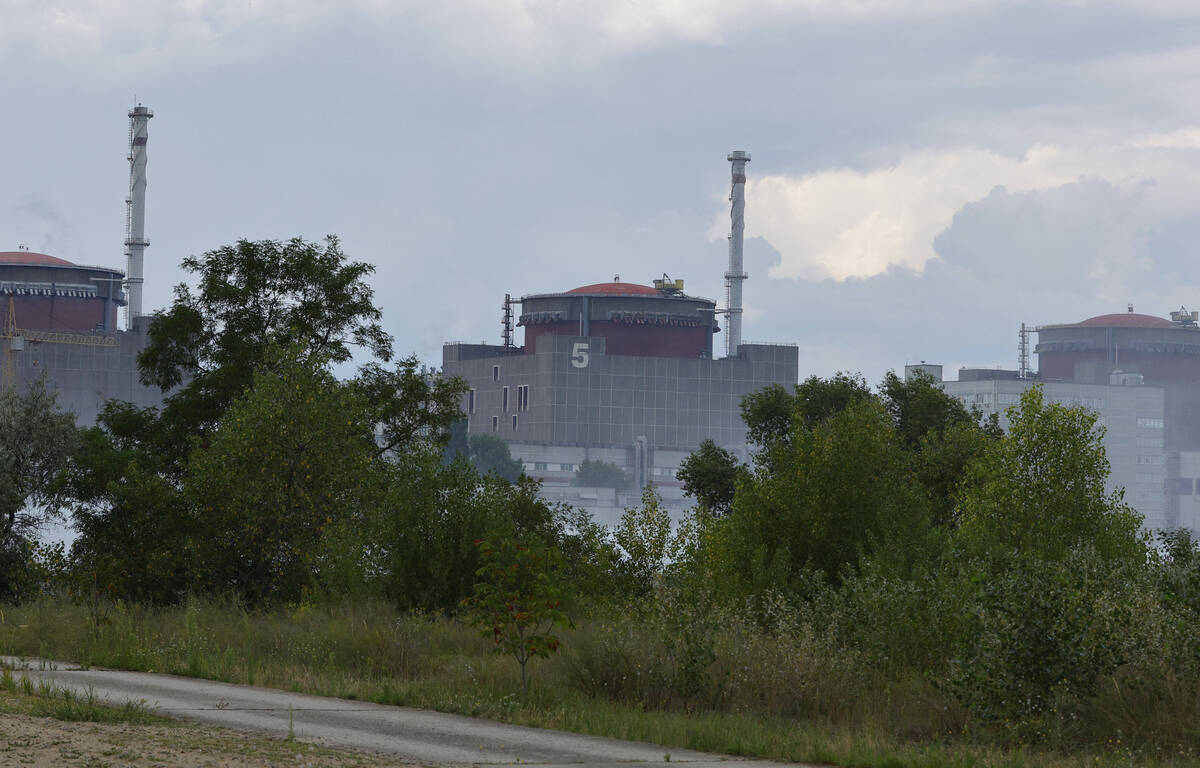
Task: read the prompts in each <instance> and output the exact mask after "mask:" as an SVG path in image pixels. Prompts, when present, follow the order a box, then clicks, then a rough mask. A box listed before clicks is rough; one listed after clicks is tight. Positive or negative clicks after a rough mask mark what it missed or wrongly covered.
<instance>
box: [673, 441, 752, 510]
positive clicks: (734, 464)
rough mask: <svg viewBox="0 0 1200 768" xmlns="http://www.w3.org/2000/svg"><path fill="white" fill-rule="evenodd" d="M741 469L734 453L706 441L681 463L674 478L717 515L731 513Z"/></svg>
mask: <svg viewBox="0 0 1200 768" xmlns="http://www.w3.org/2000/svg"><path fill="white" fill-rule="evenodd" d="M741 471H742V466H741V464H740V463H739V462H738V460H737V457H736V456H734V455H733V452H732V451H727V450H725V449H724V448H721V447H720V446H718V445H717V444H716V443H715V442H713V441H712V440H710V439H708V438H705V439H704V440H703V441H702V442H701V443H700V447H699V448H698V449H696V450H695V451H693V452H692V453H691V454H689V455H688V457H687V458H686V459H684V460H683V461H682V462H680V464H679V470H678V471H677V472H676V473H675V476H676V477H678V478H679V479H680V480H681V481H683V491H684V493H685V494H687V495H688V496H691V497H693V498H694V499H696V501H697V502H699V503H700V504H702V505H704V507H705V509H707V510H709V511H710V512H712V513H713V514H714V515H725V514H728V512H729V508H730V506H732V504H733V495H734V491H735V489H736V486H737V480H738V477H739V475H740V473H741Z"/></svg>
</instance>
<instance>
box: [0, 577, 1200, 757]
mask: <svg viewBox="0 0 1200 768" xmlns="http://www.w3.org/2000/svg"><path fill="white" fill-rule="evenodd" d="M793 619H794V617H793ZM578 623H579V629H578V631H576V632H574V633H571V634H570V635H569V636H568V637H566V638H565V641H564V645H563V650H562V651H561V652H560V653H559V654H558V655H557V656H555V657H552V658H551V659H549V660H547V661H544V662H543V661H538V662H535V664H536V666H532V667H531V691H530V694H529V695H528V697H526V698H524V699H523V698H522V697H521V696H520V694H519V691H520V682H519V673H518V668H517V665H516V664H515V662H514V661H513V660H512V659H511V658H505V657H502V656H497V655H495V654H493V653H491V645H490V643H488V642H487V641H485V640H483V639H481V638H480V637H478V636H477V635H476V634H475V633H474V632H472V631H471V630H469V629H467V628H466V627H464V626H463V625H461V624H459V623H458V622H456V621H454V620H452V619H449V618H446V617H442V616H430V615H422V614H401V613H398V612H396V611H395V610H394V609H392V608H391V607H389V606H388V605H387V604H385V603H382V602H357V603H346V604H341V605H326V606H302V607H299V608H295V609H292V610H287V611H276V612H260V611H249V610H246V609H244V608H242V607H240V606H238V605H235V604H227V603H220V602H206V601H197V600H193V601H189V602H188V603H186V604H185V605H183V606H180V607H178V608H172V609H166V610H151V609H146V608H142V607H137V606H126V605H122V604H117V605H116V606H115V607H114V609H113V610H112V611H111V612H110V613H109V616H108V619H107V621H106V622H105V623H104V624H102V625H101V626H100V627H99V628H98V631H96V629H95V628H94V627H93V625H92V624H91V623H90V619H89V615H88V613H87V612H86V611H84V610H83V609H81V608H78V607H76V606H73V605H71V604H68V603H61V602H54V601H49V600H46V601H42V602H38V603H33V604H30V605H26V606H21V607H18V608H9V609H5V611H4V612H3V614H2V616H0V652H2V653H5V654H10V655H18V656H25V657H43V658H55V659H62V660H71V661H78V662H81V663H83V664H86V665H94V666H105V667H116V668H125V669H134V670H141V671H153V672H166V673H173V674H180V675H189V676H195V677H203V678H210V679H217V680H224V681H228V682H235V683H246V684H253V685H264V686H270V687H277V688H283V689H288V690H295V691H303V692H307V693H314V694H319V695H328V696H337V697H343V698H356V699H363V700H370V701H376V702H381V703H388V704H402V705H410V706H418V707H425V708H430V709H437V710H441V711H448V712H455V713H460V714H466V715H474V716H483V717H490V718H494V719H500V720H506V721H509V722H515V723H521V724H528V725H535V726H541V727H553V728H562V729H566V730H574V731H579V732H584V733H592V734H597V735H605V736H613V737H617V738H628V739H637V740H644V741H651V742H655V743H659V744H663V745H665V747H664V749H665V750H666V749H669V748H691V749H700V750H709V751H716V752H723V753H727V754H732V755H746V756H757V757H768V758H774V759H786V760H803V761H810V762H832V763H839V764H845V765H895V766H905V765H908V766H1003V765H1027V764H1031V763H1038V764H1044V765H1063V766H1067V765H1072V766H1073V765H1128V764H1131V761H1133V762H1135V763H1136V764H1146V765H1158V764H1164V765H1169V764H1175V762H1177V761H1183V762H1180V764H1184V762H1186V761H1187V760H1188V759H1190V756H1191V755H1192V754H1193V753H1194V752H1195V748H1196V744H1197V740H1198V739H1200V735H1198V734H1197V733H1196V731H1195V728H1194V723H1195V722H1197V721H1196V720H1192V721H1191V724H1184V723H1182V722H1181V721H1180V720H1179V718H1175V719H1174V720H1173V719H1172V716H1171V714H1170V712H1169V707H1170V706H1178V705H1181V703H1183V702H1185V701H1186V700H1188V699H1189V697H1190V698H1191V701H1192V707H1193V709H1190V710H1187V711H1188V712H1194V711H1196V710H1195V709H1194V706H1195V697H1196V695H1197V694H1196V691H1195V690H1194V688H1193V689H1188V688H1187V686H1186V681H1184V680H1182V679H1178V680H1176V681H1174V682H1173V683H1169V684H1168V683H1161V684H1160V683H1155V684H1154V685H1153V686H1151V687H1149V688H1146V687H1143V688H1138V687H1137V686H1134V685H1130V683H1129V681H1128V680H1125V681H1122V680H1117V679H1114V680H1113V681H1111V685H1110V689H1106V690H1105V692H1104V696H1103V701H1099V700H1097V702H1096V706H1097V708H1098V709H1099V710H1101V712H1098V714H1097V717H1098V718H1100V719H1102V720H1103V721H1104V722H1106V723H1108V724H1109V725H1110V726H1111V727H1113V728H1114V731H1113V741H1112V742H1111V743H1109V742H1107V741H1098V742H1096V743H1092V744H1085V745H1078V744H1071V745H1050V749H1049V751H1046V747H1045V746H1042V747H1039V748H1038V749H1040V750H1042V751H1037V752H1033V751H1027V750H1029V749H1031V748H1029V747H1023V746H1021V745H1006V746H1003V747H1001V746H992V745H990V744H989V741H988V738H987V736H988V735H987V734H986V733H985V732H982V731H980V730H979V729H978V728H976V724H974V723H972V722H971V720H970V718H969V716H968V714H967V712H966V711H965V710H964V709H963V708H962V707H960V706H958V705H957V704H956V703H955V702H954V700H953V698H952V697H951V696H950V695H949V694H947V693H946V692H944V691H942V690H940V689H939V688H938V687H937V686H936V685H934V684H932V683H931V682H930V681H929V680H926V679H923V678H921V677H919V676H907V677H906V676H903V675H896V674H892V673H886V672H884V671H883V670H882V669H881V668H880V667H879V666H878V665H876V664H874V663H873V662H872V661H870V660H867V659H865V658H863V657H861V656H859V655H857V654H856V653H854V652H853V651H851V650H847V649H845V648H843V647H841V646H839V645H838V643H837V642H835V640H834V639H833V638H831V637H829V636H826V635H822V634H820V633H818V632H815V631H814V630H812V629H811V628H809V627H807V625H806V624H804V623H803V622H797V621H794V620H787V621H781V622H777V623H776V624H775V625H774V626H769V627H764V626H762V625H761V623H756V622H755V621H752V620H750V619H749V618H747V617H745V616H742V615H739V614H738V613H737V612H736V611H731V610H717V611H702V610H700V608H698V607H691V608H689V607H688V606H685V605H674V604H669V603H666V604H664V603H658V604H655V603H648V604H647V605H645V606H641V607H630V606H625V607H621V608H611V609H608V610H605V611H595V612H594V615H593V616H592V617H591V618H590V619H587V620H583V621H580V622H578ZM1189 679H1190V678H1189ZM1163 685H1168V687H1169V685H1174V686H1175V688H1176V690H1175V694H1174V695H1173V698H1169V699H1168V700H1167V701H1168V702H1169V703H1168V704H1166V705H1162V706H1158V705H1155V704H1153V701H1152V700H1153V697H1154V696H1157V695H1159V694H1160V693H1161V692H1162V690H1164V689H1163V688H1162V686H1163ZM51 699H52V697H51ZM49 700H50V699H48V701H49ZM54 706H56V707H57V708H58V709H59V710H60V711H66V710H67V709H69V707H68V706H67V703H66V702H59V703H56V704H55V705H54ZM70 706H75V707H86V706H88V702H86V700H85V701H82V702H81V701H75V702H71V703H70ZM1146 707H1149V711H1150V712H1151V714H1152V720H1151V727H1153V728H1156V729H1159V730H1158V733H1157V734H1148V733H1138V732H1137V725H1136V723H1137V722H1138V715H1137V712H1138V710H1139V708H1142V711H1143V712H1145V711H1147V710H1146V709H1145V708H1146ZM1104 718H1107V719H1104ZM1056 746H1057V747H1058V748H1057V749H1055V748H1054V747H1056ZM1068 748H1069V749H1068Z"/></svg>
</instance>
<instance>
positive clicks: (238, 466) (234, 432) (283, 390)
mask: <svg viewBox="0 0 1200 768" xmlns="http://www.w3.org/2000/svg"><path fill="white" fill-rule="evenodd" d="M268 361H269V363H268V365H267V366H265V367H264V368H263V369H262V370H260V371H258V372H257V373H256V374H255V376H254V379H253V385H252V387H251V388H250V389H249V390H248V391H247V392H246V393H245V394H243V395H242V396H241V397H239V398H238V399H237V400H235V401H234V402H233V404H232V405H231V406H230V407H229V409H228V410H227V411H226V412H225V414H224V415H223V416H222V417H221V419H220V421H219V422H218V423H217V425H216V427H215V428H214V429H213V430H212V431H211V433H210V437H209V440H208V442H206V443H205V444H202V445H199V446H198V447H197V448H196V449H195V450H194V451H193V452H192V454H191V456H190V458H189V460H188V471H187V474H186V475H185V479H184V490H185V494H186V495H187V498H188V500H189V502H190V506H191V509H192V510H193V514H195V515H196V529H197V530H203V531H204V536H203V537H202V538H200V539H198V540H197V541H195V542H194V546H196V547H197V553H198V557H197V563H196V564H197V567H198V568H199V569H200V573H199V576H200V582H201V583H202V584H204V585H206V586H207V587H209V588H210V589H212V590H214V591H217V592H219V593H232V594H236V595H239V596H241V597H243V598H244V599H246V600H247V601H249V602H251V603H263V602H279V601H294V600H297V599H299V597H300V596H301V590H302V589H304V588H312V587H313V586H314V585H315V583H316V573H317V571H318V569H319V566H320V563H321V558H322V543H323V540H324V536H325V534H326V532H327V531H328V530H330V529H331V528H332V527H333V526H334V525H335V523H341V522H343V521H346V520H347V519H349V518H354V517H356V516H361V515H364V514H366V513H367V511H368V510H369V509H370V508H371V507H372V506H373V505H374V504H375V503H376V494H378V490H379V487H380V482H381V480H382V476H381V475H380V473H379V472H378V471H377V470H376V467H377V464H378V462H377V458H378V447H377V445H376V442H375V440H374V422H373V421H372V419H371V418H370V417H371V414H372V410H373V409H372V408H371V407H370V406H369V405H368V403H367V402H366V400H365V398H364V397H363V396H362V394H361V392H360V391H358V389H357V388H356V387H354V386H352V385H347V384H343V383H341V382H339V381H337V379H335V378H334V376H333V374H332V373H331V372H330V371H329V370H328V368H327V367H326V365H325V364H324V361H323V360H321V359H319V358H317V359H313V358H311V357H308V356H307V355H306V354H305V350H303V349H302V348H300V347H299V345H293V346H292V347H290V348H288V349H286V350H275V351H272V352H271V354H270V355H269V357H268Z"/></svg>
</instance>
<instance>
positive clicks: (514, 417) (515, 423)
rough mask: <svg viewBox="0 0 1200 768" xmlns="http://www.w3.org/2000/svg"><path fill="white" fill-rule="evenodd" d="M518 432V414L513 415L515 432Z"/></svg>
mask: <svg viewBox="0 0 1200 768" xmlns="http://www.w3.org/2000/svg"><path fill="white" fill-rule="evenodd" d="M516 431H517V414H515V413H514V414H513V432H516Z"/></svg>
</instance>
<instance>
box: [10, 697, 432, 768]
mask: <svg viewBox="0 0 1200 768" xmlns="http://www.w3.org/2000/svg"><path fill="white" fill-rule="evenodd" d="M29 698H30V697H27V696H22V695H20V694H13V693H7V692H5V693H0V710H2V711H3V714H0V766H31V767H34V768H42V766H45V767H46V768H50V767H51V766H54V767H55V768H58V766H88V768H103V767H105V766H113V767H114V768H115V767H116V766H122V767H124V766H137V767H138V768H150V767H151V766H171V767H172V768H175V767H176V766H180V767H181V768H209V767H210V766H211V767H212V768H234V767H236V768H258V767H259V766H263V767H264V768H265V767H266V766H305V767H306V768H307V767H309V766H311V767H312V768H332V767H333V766H338V767H339V768H340V767H342V766H348V767H357V766H361V767H362V768H367V766H394V767H396V768H399V766H406V765H411V764H410V763H403V762H401V761H399V760H396V759H395V758H388V757H384V756H381V755H373V754H365V753H356V752H346V751H339V750H330V749H324V748H322V747H317V746H314V745H312V744H305V743H302V742H296V741H286V740H283V739H269V738H259V737H253V736H244V735H241V734H237V733H233V732H232V731H227V730H224V729H221V728H210V727H205V726H199V725H192V724H189V723H181V722H176V721H166V720H163V721H162V722H160V723H156V724H151V725H140V724H139V725H135V724H129V723H93V722H63V721H61V720H55V719H52V718H48V717H34V716H32V715H28V714H23V713H21V711H20V710H23V709H27V708H28V703H29V702H28V699H29Z"/></svg>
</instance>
